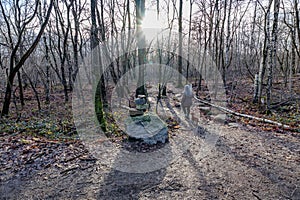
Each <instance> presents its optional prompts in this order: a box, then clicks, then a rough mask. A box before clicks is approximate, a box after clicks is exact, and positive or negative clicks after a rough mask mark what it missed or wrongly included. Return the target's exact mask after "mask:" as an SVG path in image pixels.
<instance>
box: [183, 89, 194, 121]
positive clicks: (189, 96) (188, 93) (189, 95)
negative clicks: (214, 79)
mask: <svg viewBox="0 0 300 200" xmlns="http://www.w3.org/2000/svg"><path fill="white" fill-rule="evenodd" d="M193 97H194V94H193V91H192V86H191V85H185V86H184V90H183V95H182V99H181V107H182V110H183V112H184V115H185V117H186V118H189V117H190V110H191V106H192V104H193Z"/></svg>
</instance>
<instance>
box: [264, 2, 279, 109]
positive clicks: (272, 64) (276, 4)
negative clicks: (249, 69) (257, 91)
mask: <svg viewBox="0 0 300 200" xmlns="http://www.w3.org/2000/svg"><path fill="white" fill-rule="evenodd" d="M279 6H280V0H274V21H273V29H272V41H271V50H270V60H269V65H268V84H267V112H268V113H270V112H271V111H270V104H271V97H272V96H271V92H272V83H273V69H274V68H275V66H276V60H277V59H276V50H277V29H278V28H277V26H278V14H279Z"/></svg>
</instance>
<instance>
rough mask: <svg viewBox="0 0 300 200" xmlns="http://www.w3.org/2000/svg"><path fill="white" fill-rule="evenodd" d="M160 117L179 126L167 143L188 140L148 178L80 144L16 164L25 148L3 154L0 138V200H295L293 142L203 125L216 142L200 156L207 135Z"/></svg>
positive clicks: (299, 171) (296, 151)
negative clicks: (118, 166)
mask: <svg viewBox="0 0 300 200" xmlns="http://www.w3.org/2000/svg"><path fill="white" fill-rule="evenodd" d="M165 103H168V102H165ZM167 115H173V116H174V115H176V116H177V117H178V118H180V120H182V121H181V128H180V129H179V130H178V131H176V132H174V135H173V136H172V137H171V138H170V144H172V143H174V142H176V140H178V138H182V137H186V136H188V137H190V138H192V137H193V138H192V139H191V140H190V141H189V142H190V143H189V146H188V147H189V148H187V149H186V150H185V151H183V153H182V154H180V155H179V156H177V157H176V159H174V160H173V161H172V162H171V163H170V164H169V165H168V166H167V167H165V168H162V169H159V170H156V171H152V172H148V173H125V172H120V171H117V170H115V169H113V168H110V167H109V166H107V165H104V164H103V162H102V161H101V159H94V158H93V156H92V155H90V154H89V152H88V151H87V149H85V147H84V146H83V145H82V144H81V143H80V142H69V143H61V144H59V143H53V144H50V149H51V151H49V146H48V147H47V148H45V149H44V150H43V149H42V151H41V152H39V155H40V156H38V157H34V156H33V157H32V160H31V162H25V163H24V162H23V161H22V156H24V154H28V153H30V152H32V149H30V150H29V151H27V152H26V151H25V152H24V150H26V148H28V145H29V144H22V145H21V144H19V143H18V142H16V143H15V149H14V150H13V149H8V147H7V141H11V140H9V139H11V138H10V137H11V136H4V137H2V138H1V147H0V150H1V159H0V161H1V162H0V164H1V165H0V166H1V169H0V173H1V185H0V199H251V200H252V199H272V200H273V199H294V200H296V199H300V138H299V137H297V136H292V135H289V134H285V133H271V132H255V131H249V130H243V129H242V128H241V127H230V126H227V125H221V124H216V123H215V122H212V121H210V122H207V123H203V124H202V125H201V126H202V128H205V129H207V130H210V129H211V128H212V127H216V126H217V127H218V133H219V135H218V137H217V140H216V141H215V143H214V142H211V144H213V145H212V147H211V148H206V149H205V148H204V147H207V146H206V145H207V144H206V143H210V142H208V141H207V138H209V135H207V134H215V133H205V134H206V135H205V134H204V135H203V132H201V131H200V132H198V133H195V132H191V130H188V129H187V126H188V124H189V123H190V120H186V119H184V118H182V114H180V110H179V109H177V110H176V109H174V110H171V109H169V110H167ZM200 120H202V122H204V121H205V120H204V119H202V118H200ZM191 126H192V127H195V125H194V124H192V125H191ZM191 126H189V127H191ZM189 134H191V135H189ZM192 134H194V135H192ZM197 134H198V135H197ZM215 138H216V137H215ZM31 139H32V138H31ZM47 145H49V144H47ZM47 149H48V150H47ZM44 151H45V152H44ZM47 151H48V152H47ZM18 152H19V153H18ZM43 152H44V153H43ZM36 154H37V152H35V154H34V155H36ZM8 160H10V162H8ZM50 160H51V162H50ZM47 162H48V163H47ZM9 163H10V164H9ZM42 163H44V164H42ZM45 163H46V164H45ZM21 166H23V167H21Z"/></svg>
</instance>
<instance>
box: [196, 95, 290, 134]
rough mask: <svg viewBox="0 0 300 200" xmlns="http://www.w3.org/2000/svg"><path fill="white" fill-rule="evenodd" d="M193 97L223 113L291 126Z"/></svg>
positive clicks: (284, 126) (285, 126)
mask: <svg viewBox="0 0 300 200" xmlns="http://www.w3.org/2000/svg"><path fill="white" fill-rule="evenodd" d="M194 99H196V100H197V101H199V102H201V103H203V104H206V105H209V106H212V107H214V108H217V109H218V110H221V111H223V112H225V113H230V114H232V115H235V116H238V117H245V118H248V119H254V120H257V121H260V122H265V123H269V124H274V125H277V126H281V127H283V128H291V127H290V126H288V125H285V124H282V123H280V122H276V121H273V120H270V119H264V118H260V117H255V116H252V115H246V114H242V113H238V112H235V111H233V110H230V109H228V108H224V107H222V106H218V105H215V104H212V103H210V102H207V101H204V100H202V99H199V98H197V97H194Z"/></svg>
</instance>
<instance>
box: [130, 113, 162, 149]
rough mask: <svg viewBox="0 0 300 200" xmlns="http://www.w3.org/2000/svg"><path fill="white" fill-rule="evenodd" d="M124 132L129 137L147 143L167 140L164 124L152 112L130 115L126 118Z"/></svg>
mask: <svg viewBox="0 0 300 200" xmlns="http://www.w3.org/2000/svg"><path fill="white" fill-rule="evenodd" d="M126 133H127V134H128V135H129V137H131V138H134V139H138V140H142V141H143V142H145V143H147V144H156V143H157V142H161V143H165V142H167V140H168V128H167V126H166V124H165V123H164V122H163V121H162V120H161V119H160V118H159V117H158V116H157V115H153V114H146V115H143V116H136V117H131V118H128V119H127V120H126Z"/></svg>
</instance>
